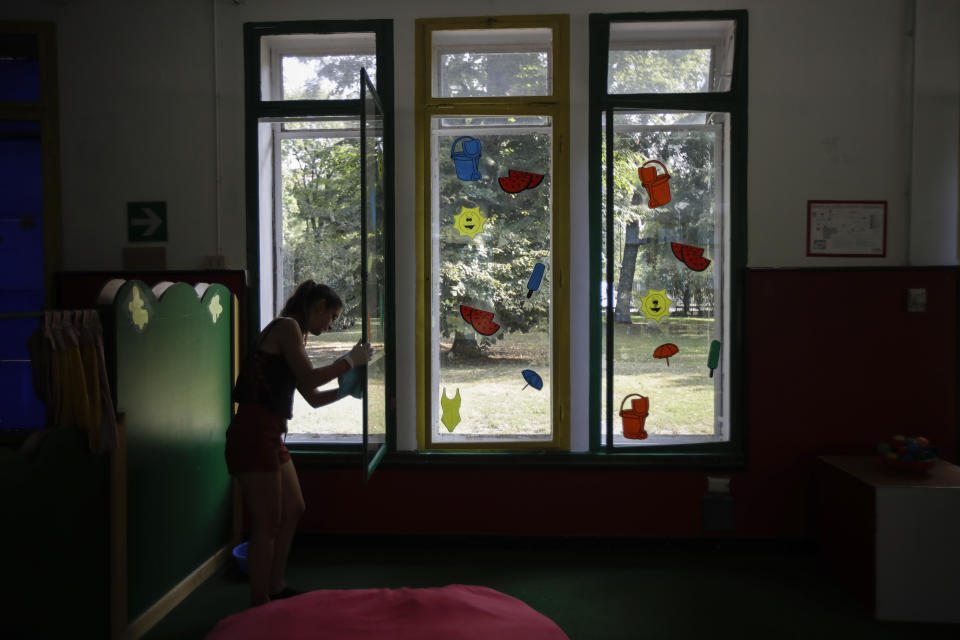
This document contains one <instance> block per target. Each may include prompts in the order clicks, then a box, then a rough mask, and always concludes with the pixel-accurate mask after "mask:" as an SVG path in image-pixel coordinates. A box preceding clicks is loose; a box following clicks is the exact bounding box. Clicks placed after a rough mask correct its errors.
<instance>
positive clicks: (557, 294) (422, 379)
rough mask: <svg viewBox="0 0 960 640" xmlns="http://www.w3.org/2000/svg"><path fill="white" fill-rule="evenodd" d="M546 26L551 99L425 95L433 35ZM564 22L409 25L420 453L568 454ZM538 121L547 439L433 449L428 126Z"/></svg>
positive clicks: (512, 19)
mask: <svg viewBox="0 0 960 640" xmlns="http://www.w3.org/2000/svg"><path fill="white" fill-rule="evenodd" d="M530 28H541V29H542V28H549V29H550V30H551V31H552V33H553V37H552V45H551V46H552V53H551V55H552V65H553V82H552V94H551V95H548V96H522V97H503V98H492V97H472V98H442V97H434V96H433V95H432V78H433V68H432V65H433V55H432V52H433V42H432V34H433V32H434V31H447V30H460V29H530ZM569 60H570V16H568V15H565V14H564V15H560V14H556V15H532V16H486V17H475V18H430V19H420V20H417V22H416V72H415V75H416V83H415V99H414V103H415V109H414V113H415V114H416V115H415V121H416V122H415V140H416V212H417V213H416V216H415V218H416V230H415V233H416V249H417V281H416V282H417V289H416V347H415V349H416V351H415V353H416V370H417V373H416V375H417V446H418V448H419V449H420V450H470V451H476V450H486V451H513V450H518V451H524V450H527V451H529V450H531V449H537V450H546V449H550V450H564V451H566V450H569V449H570V407H569V397H570V349H569V343H570V340H569V336H570V309H569V301H570V293H569V267H570V237H569V219H570V161H569V148H570V145H569V140H570V63H569ZM440 115H443V116H456V115H471V116H475V115H542V116H549V117H550V118H551V119H552V123H553V184H554V192H553V215H552V223H551V229H550V232H551V251H552V257H551V269H552V273H553V301H554V302H553V304H552V305H551V313H552V314H553V333H552V335H551V341H552V343H551V351H552V354H553V356H552V362H551V366H552V373H551V376H550V377H551V382H550V384H551V403H552V406H551V415H552V420H553V425H552V427H553V428H552V430H551V431H552V434H553V437H552V438H551V440H549V441H537V442H503V443H497V442H495V441H487V442H467V443H464V442H457V443H448V442H445V443H439V442H433V441H432V438H431V434H432V430H433V424H432V415H433V411H432V409H433V407H432V403H433V393H432V389H433V385H432V382H433V381H432V380H431V370H430V362H431V356H432V349H433V344H432V342H431V334H430V326H431V325H430V320H431V315H430V314H431V313H433V312H434V310H433V309H431V304H430V302H431V276H432V274H431V272H430V265H431V264H432V256H431V247H432V243H431V238H430V229H431V220H430V215H431V211H430V202H431V197H432V194H431V179H430V161H431V158H430V123H431V119H432V118H434V117H436V116H440Z"/></svg>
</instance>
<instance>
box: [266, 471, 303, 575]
mask: <svg viewBox="0 0 960 640" xmlns="http://www.w3.org/2000/svg"><path fill="white" fill-rule="evenodd" d="M280 493H281V505H282V507H281V511H280V526H279V528H278V529H277V537H276V540H275V542H274V546H273V566H272V568H271V571H270V593H280V592H281V591H283V590H284V589H286V587H287V583H286V581H285V580H284V575H285V574H286V571H287V557H288V556H289V555H290V546H291V544H292V543H293V536H294V534H295V533H296V532H297V523H298V522H299V521H300V516H302V515H303V512H304V511H305V510H306V505H305V504H304V502H303V494H302V493H301V491H300V479H299V478H298V477H297V470H296V469H295V468H294V466H293V460H290V461H288V462H285V463H283V464H282V465H280Z"/></svg>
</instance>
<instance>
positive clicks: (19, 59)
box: [0, 33, 40, 101]
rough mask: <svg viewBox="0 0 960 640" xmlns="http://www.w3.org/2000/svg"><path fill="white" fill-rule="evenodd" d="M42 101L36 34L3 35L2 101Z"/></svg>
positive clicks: (0, 54)
mask: <svg viewBox="0 0 960 640" xmlns="http://www.w3.org/2000/svg"><path fill="white" fill-rule="evenodd" d="M39 99H40V53H39V47H38V43H37V36H36V35H34V34H15V33H6V34H2V35H0V101H7V100H10V101H19V100H30V101H33V100H39Z"/></svg>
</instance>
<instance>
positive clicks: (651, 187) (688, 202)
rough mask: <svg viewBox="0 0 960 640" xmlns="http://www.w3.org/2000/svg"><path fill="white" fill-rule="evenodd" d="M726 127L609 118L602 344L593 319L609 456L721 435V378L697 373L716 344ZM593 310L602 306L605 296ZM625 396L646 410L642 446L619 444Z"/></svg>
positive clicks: (719, 336)
mask: <svg viewBox="0 0 960 640" xmlns="http://www.w3.org/2000/svg"><path fill="white" fill-rule="evenodd" d="M727 122H728V119H727V115H726V114H718V113H699V114H696V113H679V112H673V113H668V112H656V113H654V112H641V111H634V112H617V113H616V114H615V116H614V167H613V172H614V203H613V204H614V215H613V219H612V220H608V221H607V223H608V224H612V226H613V246H612V247H604V249H605V250H604V254H605V257H606V259H608V260H611V261H612V263H613V273H614V281H613V300H612V304H613V307H614V314H613V315H614V337H613V342H612V344H611V343H609V341H608V339H607V336H606V317H607V316H606V310H605V309H604V310H602V311H601V312H602V313H603V314H604V315H603V318H604V324H603V327H604V331H605V332H604V342H605V343H606V344H605V349H610V350H611V351H612V353H613V361H614V363H613V372H612V373H613V406H612V407H611V408H612V411H613V419H614V434H615V435H614V444H615V445H636V444H658V443H659V444H663V443H664V439H663V437H676V436H701V437H708V438H712V437H715V436H716V435H718V434H719V433H721V431H722V429H721V422H722V416H723V412H724V400H723V385H722V378H723V376H722V375H712V372H711V369H710V368H709V367H708V361H709V359H710V352H711V346H712V343H713V341H715V340H716V341H720V342H723V341H724V340H725V338H724V337H723V336H724V333H725V329H724V323H723V321H722V318H723V268H722V265H723V264H724V251H725V249H724V242H723V220H724V197H723V192H724V191H723V189H724V187H723V180H724V164H725V162H726V160H725V157H726V150H725V144H724V138H725V129H726V128H727ZM689 123H692V124H689ZM641 171H642V172H643V175H642V176H641V175H640V174H641ZM667 176H669V177H667ZM604 273H606V272H604ZM604 278H606V275H604ZM601 301H602V303H606V301H607V296H606V294H604V295H602V296H601ZM715 366H718V365H715ZM722 372H723V370H721V373H722ZM607 380H608V379H607V377H606V376H604V386H603V392H604V397H606V393H607V391H606V389H607V386H606V385H607ZM631 394H639V396H644V397H645V398H646V399H647V400H646V402H647V403H648V404H649V409H648V415H647V416H646V418H645V423H644V425H643V429H644V431H645V432H646V433H647V434H648V435H649V437H648V438H647V439H643V440H641V439H631V438H628V437H626V436H625V428H628V427H629V426H630V425H629V424H628V423H629V421H631V420H635V419H637V417H635V416H632V415H630V414H629V413H628V415H627V416H621V415H620V411H621V405H622V409H623V411H625V412H630V411H631V410H632V406H631V403H632V400H634V399H638V398H637V396H633V397H631ZM603 430H604V431H605V428H604V429H603ZM603 439H604V441H605V436H604V438H603Z"/></svg>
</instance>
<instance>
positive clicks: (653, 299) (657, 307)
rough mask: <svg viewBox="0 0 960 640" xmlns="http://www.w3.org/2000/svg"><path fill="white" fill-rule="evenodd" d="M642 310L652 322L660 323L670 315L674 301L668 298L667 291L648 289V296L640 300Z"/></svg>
mask: <svg viewBox="0 0 960 640" xmlns="http://www.w3.org/2000/svg"><path fill="white" fill-rule="evenodd" d="M640 303H641V304H640V310H641V311H643V313H644V315H645V316H647V317H648V318H650V319H651V320H656V321H657V322H660V321H661V320H663V318H664V317H665V316H668V315H670V305H671V304H673V300H671V299H670V298H668V297H667V290H666V289H648V290H647V295H645V296H643V297H642V298H640Z"/></svg>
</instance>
